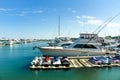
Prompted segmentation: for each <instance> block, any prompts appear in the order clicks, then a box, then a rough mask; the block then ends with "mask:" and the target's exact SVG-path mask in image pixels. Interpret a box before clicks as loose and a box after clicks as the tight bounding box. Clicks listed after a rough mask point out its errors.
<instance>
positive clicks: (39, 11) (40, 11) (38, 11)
mask: <svg viewBox="0 0 120 80" xmlns="http://www.w3.org/2000/svg"><path fill="white" fill-rule="evenodd" d="M32 13H37V14H39V13H43V10H36V11H33V12H32Z"/></svg>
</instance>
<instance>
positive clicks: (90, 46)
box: [73, 44, 97, 49]
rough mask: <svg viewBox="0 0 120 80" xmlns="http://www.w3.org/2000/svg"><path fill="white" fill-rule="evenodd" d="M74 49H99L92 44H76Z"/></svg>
mask: <svg viewBox="0 0 120 80" xmlns="http://www.w3.org/2000/svg"><path fill="white" fill-rule="evenodd" d="M73 48H92V49H97V47H95V46H94V45H92V44H76V45H75V46H74V47H73Z"/></svg>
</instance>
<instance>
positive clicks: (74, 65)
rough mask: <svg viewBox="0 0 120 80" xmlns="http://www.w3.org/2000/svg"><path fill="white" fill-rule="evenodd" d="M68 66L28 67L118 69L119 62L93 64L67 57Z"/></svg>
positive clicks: (31, 67) (85, 59)
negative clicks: (115, 67)
mask: <svg viewBox="0 0 120 80" xmlns="http://www.w3.org/2000/svg"><path fill="white" fill-rule="evenodd" d="M69 62H70V65H69V66H62V65H59V66H54V65H49V66H43V65H40V66H30V69H71V68H86V67H89V68H90V67H99V68H100V67H113V66H119V67H120V62H119V63H111V64H100V65H99V64H93V63H91V62H89V57H86V58H85V57H84V58H83V57H82V58H79V57H69Z"/></svg>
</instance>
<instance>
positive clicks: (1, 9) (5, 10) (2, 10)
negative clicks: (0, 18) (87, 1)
mask: <svg viewBox="0 0 120 80" xmlns="http://www.w3.org/2000/svg"><path fill="white" fill-rule="evenodd" d="M13 10H16V9H9V8H0V12H7V11H13Z"/></svg>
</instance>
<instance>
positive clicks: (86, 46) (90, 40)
mask: <svg viewBox="0 0 120 80" xmlns="http://www.w3.org/2000/svg"><path fill="white" fill-rule="evenodd" d="M98 39H99V38H98V36H97V34H88V33H85V34H80V37H79V38H78V39H77V40H76V41H75V42H74V43H72V44H71V45H69V46H68V47H66V48H65V47H57V46H55V47H39V50H40V51H41V52H42V54H43V55H44V56H85V55H104V54H111V53H116V52H110V51H108V50H105V49H103V48H102V46H101V43H100V42H99V40H98Z"/></svg>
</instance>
